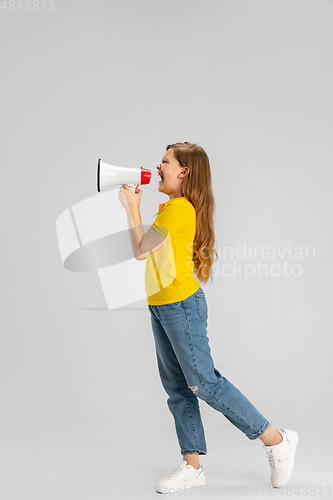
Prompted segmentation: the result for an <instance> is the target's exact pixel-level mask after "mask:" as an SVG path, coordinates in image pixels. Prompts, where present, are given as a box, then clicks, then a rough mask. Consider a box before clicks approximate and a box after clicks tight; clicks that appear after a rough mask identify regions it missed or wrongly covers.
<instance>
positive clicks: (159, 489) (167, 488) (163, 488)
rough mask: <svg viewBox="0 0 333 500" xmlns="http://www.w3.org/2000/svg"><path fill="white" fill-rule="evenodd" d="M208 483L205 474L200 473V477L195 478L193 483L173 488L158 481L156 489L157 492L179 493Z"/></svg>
mask: <svg viewBox="0 0 333 500" xmlns="http://www.w3.org/2000/svg"><path fill="white" fill-rule="evenodd" d="M205 484H206V479H205V476H204V475H203V474H200V475H199V477H198V479H196V480H195V482H192V483H191V484H185V485H184V486H179V487H178V488H173V487H170V486H166V485H164V486H162V485H159V484H158V483H157V485H156V487H155V489H156V491H157V493H166V494H167V493H178V492H180V491H184V490H188V489H192V488H193V489H195V488H200V487H202V486H205Z"/></svg>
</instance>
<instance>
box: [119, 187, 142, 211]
mask: <svg viewBox="0 0 333 500" xmlns="http://www.w3.org/2000/svg"><path fill="white" fill-rule="evenodd" d="M141 195H142V190H141V189H138V186H136V189H135V193H134V192H133V191H132V189H130V188H129V187H128V186H127V184H123V185H122V186H120V188H119V194H118V199H119V201H120V203H121V204H122V206H123V207H124V208H131V207H133V206H134V207H138V208H140V204H141Z"/></svg>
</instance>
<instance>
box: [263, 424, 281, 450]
mask: <svg viewBox="0 0 333 500" xmlns="http://www.w3.org/2000/svg"><path fill="white" fill-rule="evenodd" d="M259 439H261V441H262V442H263V443H264V445H265V446H275V445H276V444H279V443H281V441H282V436H281V434H280V433H279V431H278V430H277V429H274V427H272V426H271V425H270V426H269V427H268V429H267V431H265V432H264V433H263V434H261V436H259Z"/></svg>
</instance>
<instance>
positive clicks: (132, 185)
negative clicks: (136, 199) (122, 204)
mask: <svg viewBox="0 0 333 500" xmlns="http://www.w3.org/2000/svg"><path fill="white" fill-rule="evenodd" d="M126 186H128V187H129V188H130V189H132V191H133V192H134V193H135V194H138V193H137V192H136V187H137V186H139V184H126Z"/></svg>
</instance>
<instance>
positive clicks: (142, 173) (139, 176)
mask: <svg viewBox="0 0 333 500" xmlns="http://www.w3.org/2000/svg"><path fill="white" fill-rule="evenodd" d="M150 178H151V171H150V170H148V169H147V168H142V167H141V169H139V168H126V167H116V166H115V165H108V164H107V163H104V161H102V160H101V159H100V158H99V160H98V164H97V192H98V193H100V192H101V191H103V190H104V189H106V188H108V187H111V186H122V185H123V184H127V185H128V187H130V188H131V189H132V191H134V192H135V188H136V186H137V185H139V184H149V183H150Z"/></svg>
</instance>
